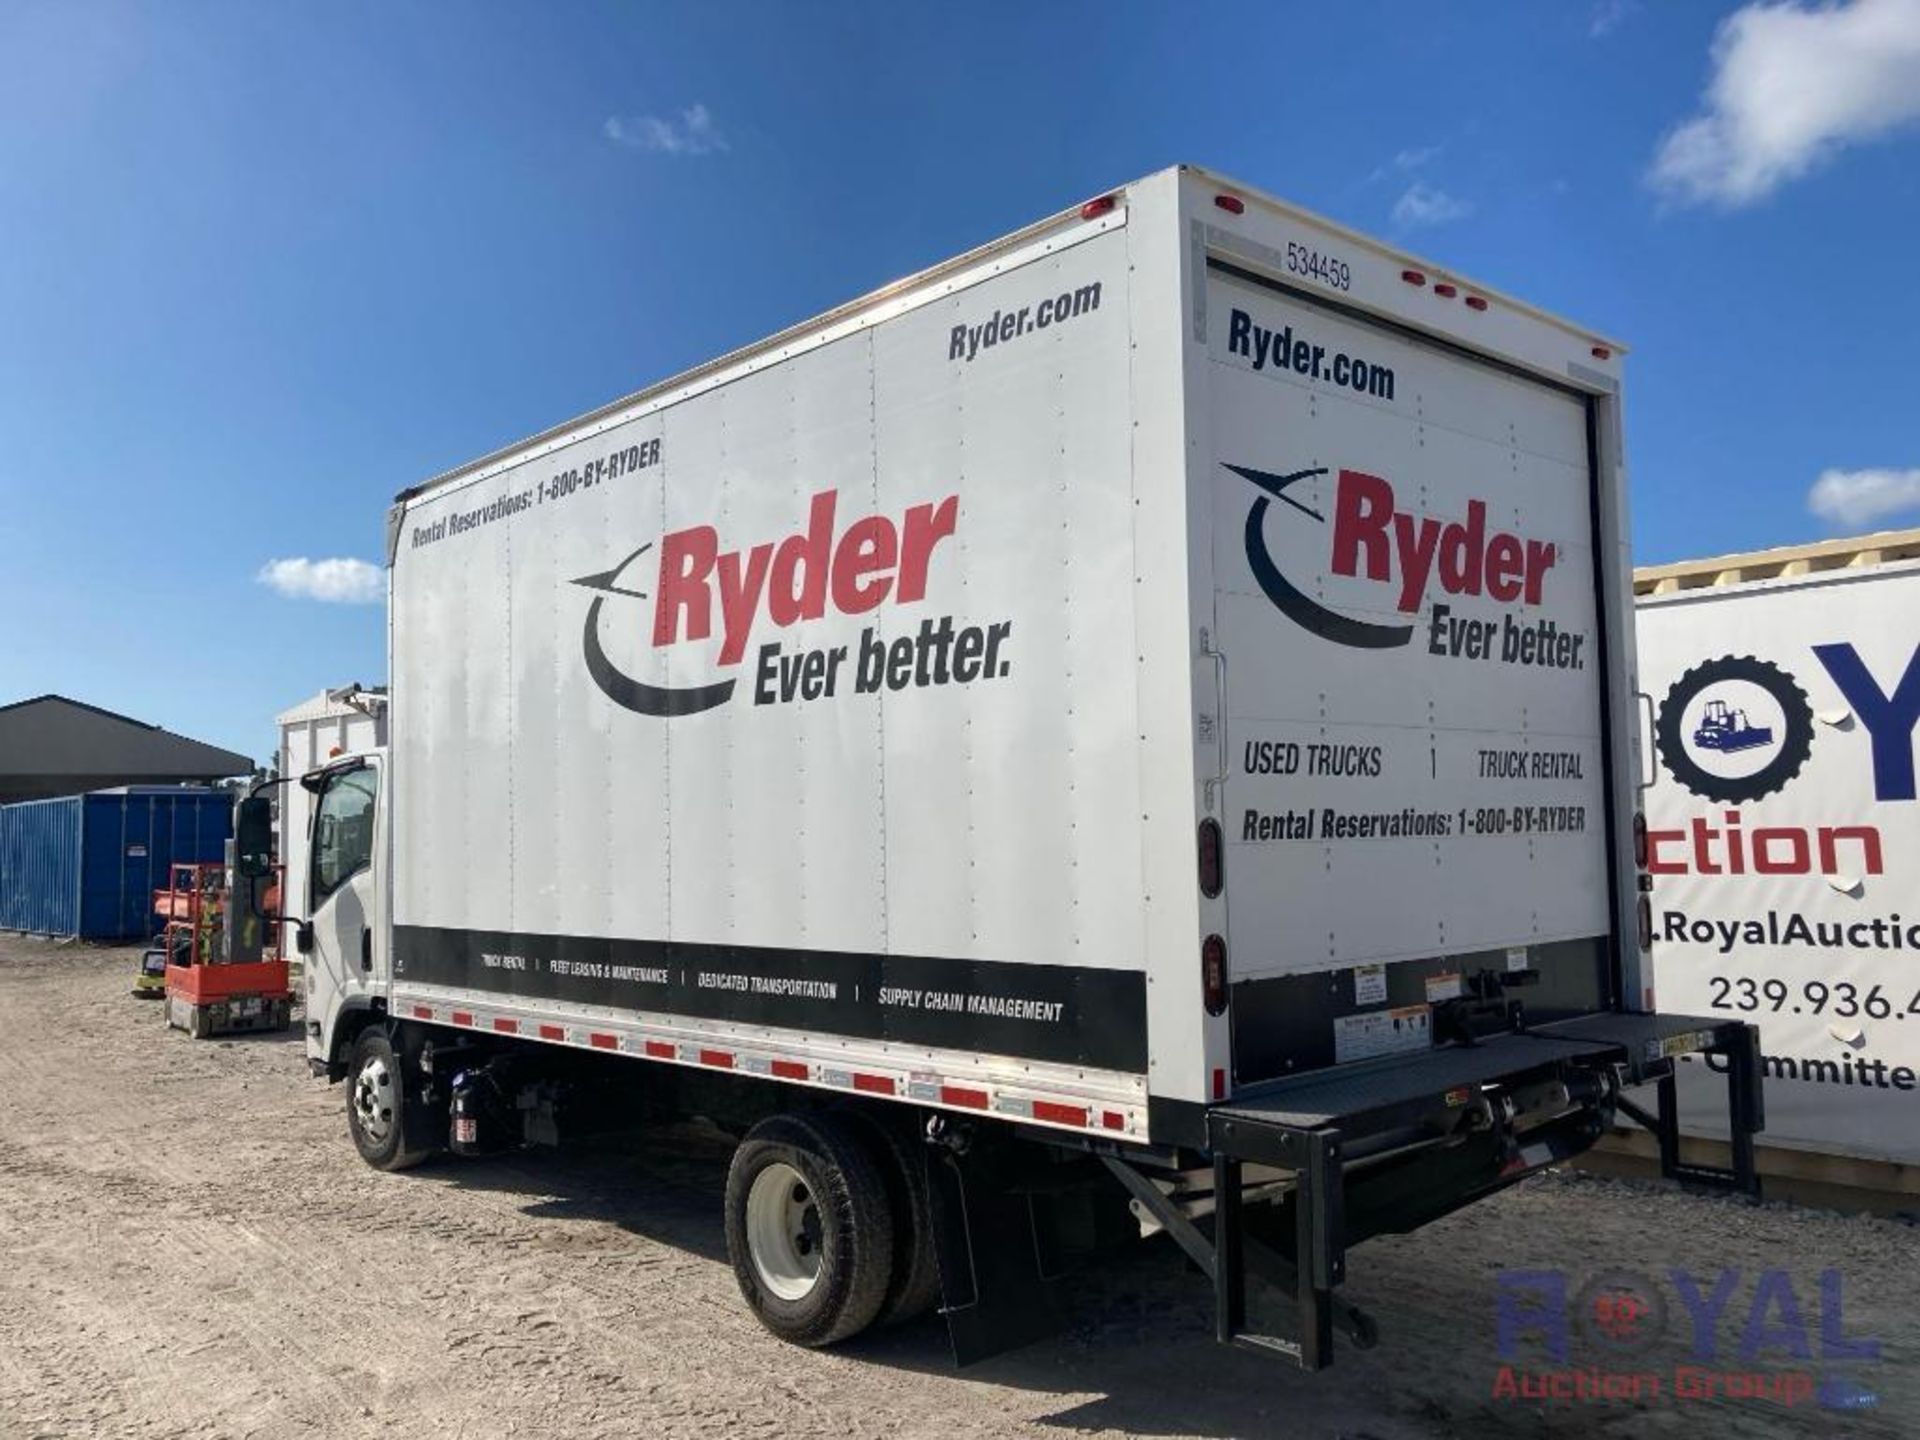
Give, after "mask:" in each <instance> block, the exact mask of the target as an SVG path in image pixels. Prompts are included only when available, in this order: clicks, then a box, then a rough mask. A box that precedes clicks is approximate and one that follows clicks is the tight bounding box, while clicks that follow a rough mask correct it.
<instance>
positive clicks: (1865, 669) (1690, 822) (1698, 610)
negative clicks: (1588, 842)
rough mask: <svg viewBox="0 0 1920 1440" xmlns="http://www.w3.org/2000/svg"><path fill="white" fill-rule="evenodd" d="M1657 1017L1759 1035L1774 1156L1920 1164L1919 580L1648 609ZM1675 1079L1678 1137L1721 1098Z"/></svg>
mask: <svg viewBox="0 0 1920 1440" xmlns="http://www.w3.org/2000/svg"><path fill="white" fill-rule="evenodd" d="M1637 630H1638V638H1639V653H1640V679H1641V685H1642V687H1643V688H1644V689H1645V690H1646V691H1647V692H1648V698H1649V700H1650V710H1651V719H1652V726H1653V735H1652V742H1653V749H1654V751H1655V754H1656V756H1657V760H1658V772H1657V775H1656V777H1655V783H1654V784H1653V786H1652V788H1651V789H1649V790H1648V792H1647V795H1646V811H1647V821H1648V831H1649V836H1648V844H1649V851H1650V855H1649V861H1650V863H1649V866H1648V868H1649V869H1650V870H1651V872H1652V875H1653V896H1652V900H1653V935H1654V947H1653V955H1654V975H1655V984H1656V995H1657V1002H1658V1005H1659V1008H1660V1009H1662V1010H1667V1011H1675V1012H1689V1013H1696V1014H1708V1013H1723V1014H1726V1015H1728V1016H1731V1017H1738V1018H1741V1019H1747V1020H1752V1021H1754V1022H1756V1023H1757V1024H1758V1025H1759V1026H1760V1032H1761V1048H1762V1050H1763V1052H1764V1055H1765V1060H1764V1065H1765V1086H1766V1112H1767V1127H1766V1132H1765V1134H1764V1136H1763V1140H1764V1141H1765V1142H1766V1143H1769V1144H1774V1145H1782V1146H1787V1147H1790V1148H1796V1149H1805V1150H1816V1151H1823V1152H1827V1153H1832V1154H1844V1155H1855V1156H1861V1157H1865V1158H1870V1159H1878V1160H1893V1161H1904V1162H1913V1161H1920V802H1917V801H1916V799H1915V785H1914V740H1915V722H1916V720H1920V565H1911V564H1901V565H1891V566H1885V567H1879V568H1865V567H1863V568H1859V569H1844V570H1836V571H1829V572H1827V573H1824V574H1814V575H1803V576H1796V577H1791V578H1785V579H1778V580H1767V581H1758V582H1753V583H1747V584H1735V585H1727V586H1713V587H1708V588H1704V589H1698V590H1691V591H1682V592H1679V593H1675V594H1671V595H1659V596H1649V597H1643V598H1642V599H1641V601H1640V603H1639V613H1638V624H1637ZM1687 1058H1688V1060H1689V1061H1690V1062H1691V1063H1689V1064H1683V1065H1682V1066H1681V1067H1680V1080H1681V1087H1682V1088H1681V1096H1682V1109H1681V1114H1682V1123H1683V1126H1684V1128H1686V1129H1687V1130H1688V1131H1689V1132H1690V1133H1695V1134H1703V1135H1713V1136H1720V1137H1724V1136H1725V1134H1726V1113H1725V1085H1724V1082H1723V1081H1722V1080H1721V1079H1720V1078H1719V1077H1718V1076H1715V1075H1713V1074H1710V1073H1708V1067H1707V1064H1706V1062H1704V1061H1701V1060H1698V1059H1695V1058H1694V1057H1691V1056H1689V1057H1687Z"/></svg>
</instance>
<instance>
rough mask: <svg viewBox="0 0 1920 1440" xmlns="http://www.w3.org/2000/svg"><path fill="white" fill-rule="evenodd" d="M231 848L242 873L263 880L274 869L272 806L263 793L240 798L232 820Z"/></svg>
mask: <svg viewBox="0 0 1920 1440" xmlns="http://www.w3.org/2000/svg"><path fill="white" fill-rule="evenodd" d="M233 831H234V834H233V850H234V855H235V860H236V864H238V866H239V868H240V873H241V875H242V876H244V877H245V878H247V879H249V880H264V879H266V878H267V876H268V875H270V874H272V873H273V806H272V804H271V803H270V802H269V801H268V800H267V797H266V796H264V795H249V796H247V798H246V799H244V800H242V801H241V802H240V807H239V809H238V811H236V812H235V815H234V821H233Z"/></svg>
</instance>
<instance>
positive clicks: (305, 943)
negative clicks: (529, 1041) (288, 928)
mask: <svg viewBox="0 0 1920 1440" xmlns="http://www.w3.org/2000/svg"><path fill="white" fill-rule="evenodd" d="M293 948H294V949H296V950H298V951H299V952H300V953H301V954H302V955H311V954H312V953H313V925H312V923H311V922H309V921H306V920H302V921H301V922H300V923H299V924H298V925H296V926H295V927H294V930H293Z"/></svg>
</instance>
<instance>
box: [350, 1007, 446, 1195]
mask: <svg viewBox="0 0 1920 1440" xmlns="http://www.w3.org/2000/svg"><path fill="white" fill-rule="evenodd" d="M417 1078H418V1077H417V1076H409V1075H408V1074H407V1070H406V1066H405V1065H404V1064H403V1063H402V1061H401V1057H400V1052H399V1051H397V1050H396V1049H395V1048H394V1045H393V1041H392V1040H391V1039H390V1038H389V1037H388V1035H387V1032H386V1031H385V1030H384V1029H382V1028H380V1027H379V1026H377V1025H370V1026H368V1027H367V1028H366V1029H365V1030H362V1031H361V1032H360V1037H359V1039H357V1040H355V1041H354V1043H353V1058H352V1059H351V1060H349V1061H348V1062H347V1130H348V1132H349V1133H350V1134H351V1135H352V1136H353V1148H354V1149H356V1150H358V1151H359V1152H360V1158H361V1159H362V1160H364V1161H366V1162H367V1163H368V1164H369V1165H371V1166H373V1168H374V1169H376V1170H405V1169H407V1168H408V1167H410V1166H413V1165H418V1164H419V1163H420V1162H421V1161H422V1160H425V1159H426V1158H427V1157H428V1156H429V1155H431V1154H433V1152H434V1150H435V1149H437V1148H438V1144H437V1138H436V1137H434V1136H432V1135H430V1134H428V1133H427V1120H426V1116H425V1114H424V1113H423V1107H422V1106H421V1105H420V1104H419V1102H418V1100H417V1099H415V1098H414V1097H413V1095H412V1089H413V1085H414V1083H416V1082H417Z"/></svg>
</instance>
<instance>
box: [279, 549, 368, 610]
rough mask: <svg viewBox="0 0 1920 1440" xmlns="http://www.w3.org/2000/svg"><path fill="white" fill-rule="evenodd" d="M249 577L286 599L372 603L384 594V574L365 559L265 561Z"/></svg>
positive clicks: (303, 558) (338, 602) (301, 557)
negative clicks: (256, 571)
mask: <svg viewBox="0 0 1920 1440" xmlns="http://www.w3.org/2000/svg"><path fill="white" fill-rule="evenodd" d="M253 578H254V579H256V580H258V581H259V582H260V583H261V584H262V585H265V586H267V587H268V588H270V589H272V590H275V591H277V592H278V593H280V594H282V595H284V596H286V597H287V598H288V599H289V600H325V601H329V602H331V603H333V604H336V605H372V604H375V603H377V602H378V601H380V600H383V599H385V598H386V594H387V579H386V576H385V574H384V573H382V571H381V569H380V567H379V566H378V565H371V564H368V563H367V562H366V561H365V560H349V559H336V560H309V559H307V558H306V557H305V556H304V555H302V556H299V557H297V558H295V559H292V560H269V561H268V562H267V563H266V564H264V565H262V566H261V567H260V573H259V574H258V575H256V576H254V577H253Z"/></svg>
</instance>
